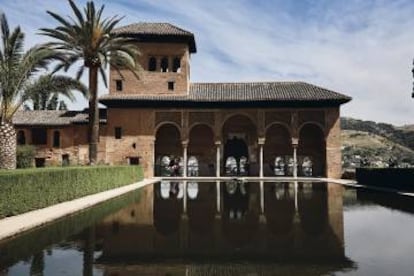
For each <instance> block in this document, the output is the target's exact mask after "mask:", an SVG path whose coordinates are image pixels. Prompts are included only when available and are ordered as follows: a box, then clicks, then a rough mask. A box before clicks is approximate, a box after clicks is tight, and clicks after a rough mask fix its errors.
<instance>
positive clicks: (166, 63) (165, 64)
mask: <svg viewBox="0 0 414 276" xmlns="http://www.w3.org/2000/svg"><path fill="white" fill-rule="evenodd" d="M168 69H169V61H168V57H163V58H162V59H161V72H168Z"/></svg>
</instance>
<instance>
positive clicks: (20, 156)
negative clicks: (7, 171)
mask: <svg viewBox="0 0 414 276" xmlns="http://www.w3.org/2000/svg"><path fill="white" fill-rule="evenodd" d="M35 154H36V151H35V148H34V147H33V146H29V145H26V146H17V152H16V159H17V160H16V161H17V168H19V169H25V168H32V167H33V160H34V158H35Z"/></svg>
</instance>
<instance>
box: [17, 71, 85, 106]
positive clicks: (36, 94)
mask: <svg viewBox="0 0 414 276" xmlns="http://www.w3.org/2000/svg"><path fill="white" fill-rule="evenodd" d="M37 81H38V82H39V85H38V86H37V87H35V89H36V90H35V91H29V92H30V93H29V96H28V99H27V100H26V103H25V105H24V108H25V109H26V110H32V109H33V110H67V105H66V103H65V102H64V101H63V100H60V97H61V96H63V97H64V98H66V99H68V100H70V101H71V102H73V101H74V100H75V96H74V95H73V93H72V89H76V90H79V91H80V92H81V93H82V95H83V96H84V97H86V96H87V93H88V90H87V88H86V87H85V86H84V85H82V84H81V83H79V81H77V80H75V79H73V78H69V77H65V76H54V75H43V76H40V77H39V79H38V80H37Z"/></svg>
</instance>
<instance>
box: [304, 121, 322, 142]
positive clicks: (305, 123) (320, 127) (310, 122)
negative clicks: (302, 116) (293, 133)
mask: <svg viewBox="0 0 414 276" xmlns="http://www.w3.org/2000/svg"><path fill="white" fill-rule="evenodd" d="M307 125H314V126H317V127H318V128H319V129H320V130H321V131H322V133H323V134H324V139H325V127H324V126H323V125H322V124H321V123H319V122H314V121H308V122H304V123H302V124H301V125H300V126H299V127H298V133H300V132H301V130H302V128H304V127H305V126H307Z"/></svg>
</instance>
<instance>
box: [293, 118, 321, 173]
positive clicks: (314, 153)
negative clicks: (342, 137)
mask: <svg viewBox="0 0 414 276" xmlns="http://www.w3.org/2000/svg"><path fill="white" fill-rule="evenodd" d="M305 156H307V157H309V158H310V159H311V160H312V176H325V174H326V173H325V170H326V142H325V135H324V133H323V130H322V128H321V127H320V126H319V125H318V124H314V123H306V124H305V125H303V126H302V127H301V128H300V131H299V146H298V159H299V160H303V158H304V157H305ZM298 174H299V175H303V174H304V173H303V171H302V166H299V170H298Z"/></svg>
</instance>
